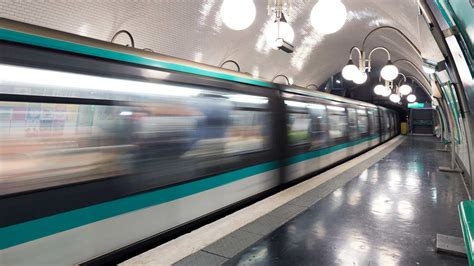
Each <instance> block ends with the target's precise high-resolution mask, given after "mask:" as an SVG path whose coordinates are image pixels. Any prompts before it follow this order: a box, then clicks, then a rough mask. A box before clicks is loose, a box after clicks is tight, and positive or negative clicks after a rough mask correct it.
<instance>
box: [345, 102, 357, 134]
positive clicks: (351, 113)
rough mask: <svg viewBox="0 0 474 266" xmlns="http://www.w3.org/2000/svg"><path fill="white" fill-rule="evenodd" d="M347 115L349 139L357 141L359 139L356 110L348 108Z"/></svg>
mask: <svg viewBox="0 0 474 266" xmlns="http://www.w3.org/2000/svg"><path fill="white" fill-rule="evenodd" d="M347 115H348V116H347V117H348V121H349V139H350V140H356V139H357V138H358V133H357V114H356V110H355V109H354V108H347Z"/></svg>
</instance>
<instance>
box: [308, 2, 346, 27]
mask: <svg viewBox="0 0 474 266" xmlns="http://www.w3.org/2000/svg"><path fill="white" fill-rule="evenodd" d="M346 18H347V11H346V7H345V6H344V4H343V3H341V1H340V0H319V1H318V2H317V3H316V5H314V7H313V9H312V10H311V24H312V25H313V27H314V28H315V30H316V31H317V32H319V33H323V34H331V33H334V32H336V31H338V30H339V29H341V28H342V26H344V23H346Z"/></svg>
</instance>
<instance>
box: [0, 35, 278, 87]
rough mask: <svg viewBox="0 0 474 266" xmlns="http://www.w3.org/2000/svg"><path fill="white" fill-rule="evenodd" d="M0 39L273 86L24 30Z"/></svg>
mask: <svg viewBox="0 0 474 266" xmlns="http://www.w3.org/2000/svg"><path fill="white" fill-rule="evenodd" d="M0 40H6V41H11V42H17V43H23V44H28V45H34V46H40V47H45V48H50V49H55V50H61V51H67V52H73V53H78V54H84V55H90V56H95V57H100V58H107V59H112V60H118V61H123V62H129V63H134V64H139V65H146V66H152V67H158V68H164V69H168V70H174V71H179V72H184V73H190V74H196V75H201V76H206V77H213V78H218V79H224V80H230V81H236V82H240V83H246V84H251V85H257V86H263V87H266V88H273V85H272V83H270V82H265V81H261V80H257V79H249V78H244V77H238V76H234V75H230V74H226V73H219V72H214V71H210V70H205V69H200V68H197V67H191V66H185V65H180V64H175V63H170V62H164V61H160V60H156V59H149V58H143V57H140V56H136V55H131V54H126V53H120V52H115V51H111V50H106V49H101V48H97V47H92V46H87V45H82V44H77V43H72V42H66V41H62V40H56V39H52V38H46V37H42V36H37V35H31V34H27V33H23V32H17V31H12V30H7V29H0Z"/></svg>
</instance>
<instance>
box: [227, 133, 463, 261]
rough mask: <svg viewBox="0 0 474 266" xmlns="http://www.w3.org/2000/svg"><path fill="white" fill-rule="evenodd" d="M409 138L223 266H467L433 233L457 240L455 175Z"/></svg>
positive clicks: (429, 146)
mask: <svg viewBox="0 0 474 266" xmlns="http://www.w3.org/2000/svg"><path fill="white" fill-rule="evenodd" d="M437 145H440V144H439V143H436V139H435V138H432V137H421V136H417V137H415V136H410V137H408V138H407V139H406V140H405V141H404V142H403V143H402V144H401V145H400V146H399V147H398V148H397V149H395V150H394V151H393V152H392V153H390V154H389V155H388V156H387V157H385V158H384V159H383V160H381V161H379V162H378V163H376V164H374V165H373V166H372V167H370V168H369V169H367V170H366V171H364V172H363V173H362V174H361V175H360V176H358V177H356V178H354V179H353V180H352V181H350V182H349V183H348V184H346V185H345V186H344V187H342V188H340V189H338V190H336V191H334V192H333V193H332V194H330V195H328V196H327V197H326V198H324V199H322V200H320V201H319V202H318V203H316V204H315V205H314V206H312V207H311V208H309V209H308V210H307V211H305V212H303V213H302V214H300V215H299V216H297V217H295V218H294V219H293V220H291V221H290V222H288V223H287V224H285V225H283V226H282V227H280V228H279V229H277V230H276V231H274V232H273V233H271V234H270V235H268V236H267V237H265V238H263V239H262V240H260V241H259V242H257V243H255V244H254V245H253V246H251V247H249V248H247V249H246V250H244V251H243V252H241V253H240V254H238V255H237V256H236V257H234V258H232V259H231V260H229V261H228V263H227V264H228V265H467V260H466V259H465V258H459V257H454V256H450V255H444V254H438V253H436V252H435V245H436V243H435V239H436V233H441V234H446V235H453V236H461V235H462V232H461V228H460V225H459V219H458V215H457V207H456V206H457V204H458V202H459V201H461V200H465V199H467V194H466V191H465V189H464V186H463V184H462V180H461V179H460V177H459V175H455V174H448V173H441V172H438V171H437V168H438V166H440V165H445V166H447V165H448V164H449V154H448V153H441V152H437V151H436V148H437Z"/></svg>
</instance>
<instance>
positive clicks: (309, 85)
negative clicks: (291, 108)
mask: <svg viewBox="0 0 474 266" xmlns="http://www.w3.org/2000/svg"><path fill="white" fill-rule="evenodd" d="M309 87H315V88H316V90H319V87H318V85H316V84H314V83H311V84H308V85H306V87H305V88H307V89H309Z"/></svg>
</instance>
